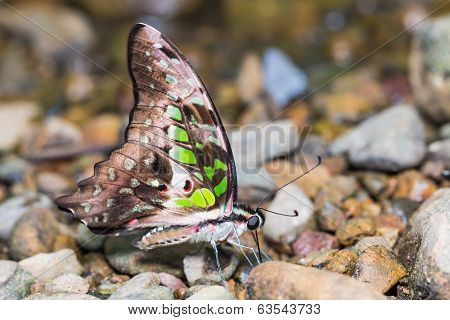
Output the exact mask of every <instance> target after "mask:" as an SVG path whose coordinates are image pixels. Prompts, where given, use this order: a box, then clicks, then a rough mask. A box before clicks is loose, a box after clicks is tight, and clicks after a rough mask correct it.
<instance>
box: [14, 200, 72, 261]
mask: <svg viewBox="0 0 450 320" xmlns="http://www.w3.org/2000/svg"><path fill="white" fill-rule="evenodd" d="M74 236H75V234H74V233H73V231H72V230H71V229H70V228H69V227H68V226H67V225H65V224H62V223H60V222H58V221H57V220H56V217H55V215H54V213H53V212H52V211H51V210H49V209H44V208H40V209H33V210H30V211H28V212H27V213H26V214H24V215H23V216H22V217H21V218H20V219H19V221H17V222H16V224H15V225H14V228H13V230H12V231H11V235H10V239H9V247H10V250H11V256H12V258H13V259H14V260H22V259H25V258H28V257H31V256H34V255H36V254H38V253H42V252H51V251H56V250H59V249H62V248H72V249H75V248H76V244H75V237H74Z"/></svg>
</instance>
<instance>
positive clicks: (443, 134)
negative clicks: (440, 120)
mask: <svg viewBox="0 0 450 320" xmlns="http://www.w3.org/2000/svg"><path fill="white" fill-rule="evenodd" d="M439 137H440V138H441V139H450V122H447V123H445V124H443V125H442V126H441V127H440V128H439Z"/></svg>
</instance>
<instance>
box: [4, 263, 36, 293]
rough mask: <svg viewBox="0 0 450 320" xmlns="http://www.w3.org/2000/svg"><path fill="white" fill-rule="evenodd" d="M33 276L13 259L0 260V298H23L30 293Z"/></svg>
mask: <svg viewBox="0 0 450 320" xmlns="http://www.w3.org/2000/svg"><path fill="white" fill-rule="evenodd" d="M34 281H35V280H34V278H33V276H32V275H31V274H30V273H28V272H26V271H25V270H23V269H22V268H21V267H20V266H19V264H18V263H17V262H15V261H8V260H0V300H17V299H23V298H25V297H26V296H27V295H28V294H29V293H30V287H31V285H32V284H33V283H34Z"/></svg>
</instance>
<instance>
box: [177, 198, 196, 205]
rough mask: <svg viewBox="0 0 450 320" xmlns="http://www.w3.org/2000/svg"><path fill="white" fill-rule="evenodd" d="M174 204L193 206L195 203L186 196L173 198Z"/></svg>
mask: <svg viewBox="0 0 450 320" xmlns="http://www.w3.org/2000/svg"><path fill="white" fill-rule="evenodd" d="M173 204H174V205H175V206H176V207H192V206H193V205H194V204H193V203H192V201H191V200H189V199H186V198H176V199H173Z"/></svg>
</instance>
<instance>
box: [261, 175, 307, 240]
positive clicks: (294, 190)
mask: <svg viewBox="0 0 450 320" xmlns="http://www.w3.org/2000/svg"><path fill="white" fill-rule="evenodd" d="M268 209H269V210H272V211H275V212H280V213H283V214H291V215H293V214H294V210H297V211H298V213H299V215H298V216H297V217H283V216H278V215H274V214H266V222H265V223H264V226H263V231H264V235H265V237H266V238H267V239H270V240H271V241H274V242H284V243H290V242H292V241H294V240H295V239H296V237H297V236H298V235H299V234H300V233H302V232H303V231H305V230H308V229H315V227H316V224H315V219H314V211H313V210H314V205H313V204H312V202H311V200H309V198H308V196H306V195H305V193H304V192H303V191H302V190H301V189H300V188H299V187H297V186H296V185H294V184H291V185H288V186H286V187H285V188H283V189H282V190H280V191H278V192H277V194H276V196H275V199H274V200H273V201H272V203H271V204H270V205H269V207H268Z"/></svg>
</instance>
